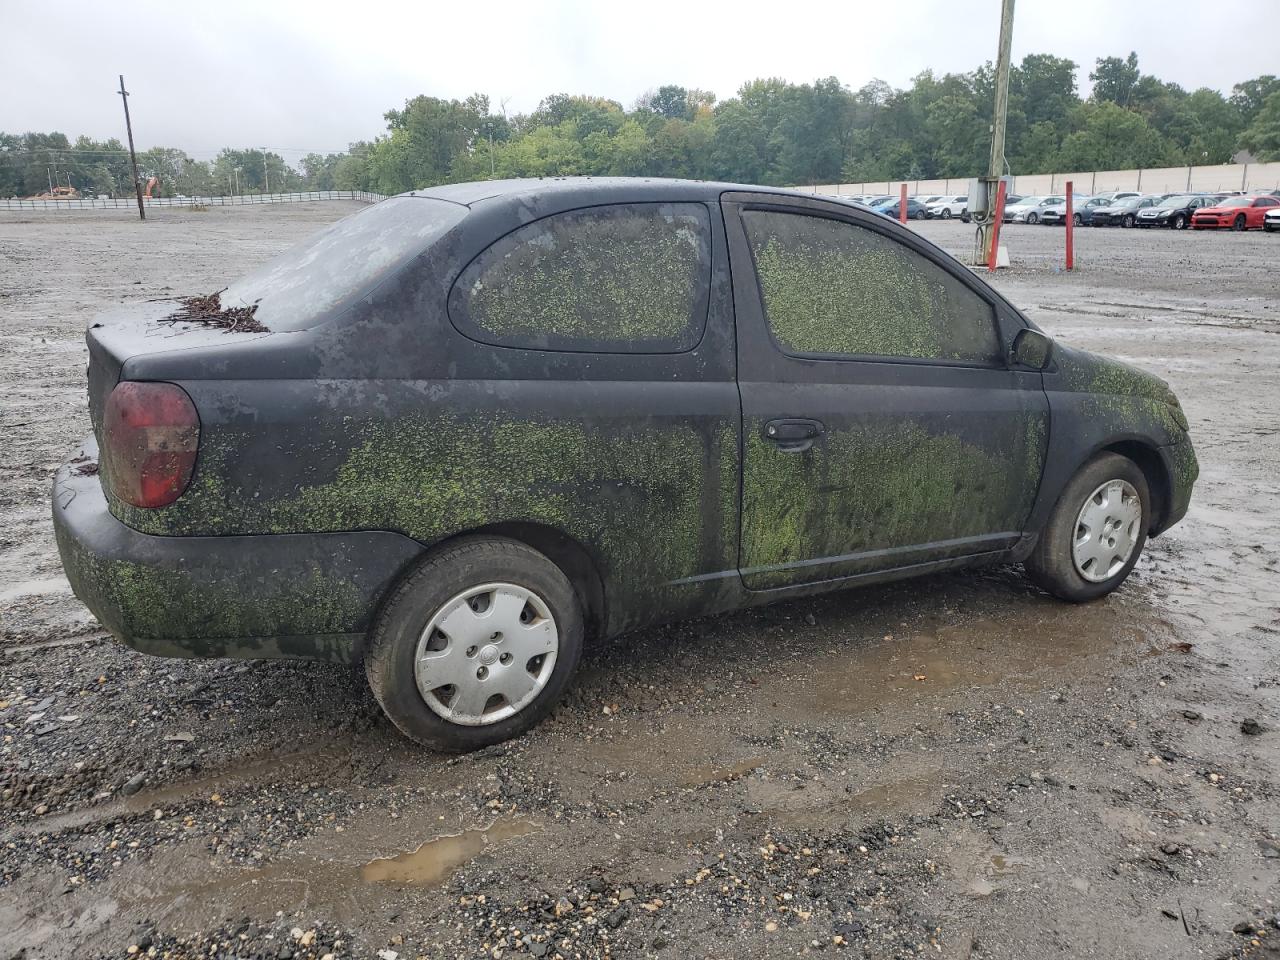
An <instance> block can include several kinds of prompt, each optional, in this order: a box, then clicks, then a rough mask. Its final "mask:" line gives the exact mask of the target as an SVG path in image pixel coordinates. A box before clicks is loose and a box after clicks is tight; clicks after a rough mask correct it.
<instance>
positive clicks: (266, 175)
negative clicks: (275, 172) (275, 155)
mask: <svg viewBox="0 0 1280 960" xmlns="http://www.w3.org/2000/svg"><path fill="white" fill-rule="evenodd" d="M262 182H263V183H265V184H266V187H267V189H266V192H267V193H270V192H271V171H270V170H268V169H267V148H266V147H263V148H262Z"/></svg>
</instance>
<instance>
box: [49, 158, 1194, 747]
mask: <svg viewBox="0 0 1280 960" xmlns="http://www.w3.org/2000/svg"><path fill="white" fill-rule="evenodd" d="M88 342H89V357H90V360H89V370H88V390H89V402H90V417H91V421H92V425H93V436H92V437H90V438H89V439H87V440H86V441H85V442H84V444H83V446H82V447H81V448H80V452H79V453H78V454H77V455H76V456H75V457H74V458H73V459H72V460H71V461H70V462H69V463H68V464H66V465H65V466H64V467H63V468H62V469H61V470H60V471H59V472H58V474H57V477H56V479H55V482H54V487H53V517H54V525H55V530H56V533H57V539H58V547H59V551H60V553H61V556H62V562H63V565H64V566H65V568H66V572H67V576H68V577H69V579H70V581H71V584H72V586H73V588H74V590H75V592H76V595H77V596H78V597H80V598H81V599H82V600H83V601H84V602H85V604H86V605H88V607H89V608H90V609H91V610H92V611H93V612H94V613H95V614H96V615H97V616H98V618H99V620H101V622H102V623H103V624H104V625H105V626H106V627H107V628H108V629H110V630H111V632H112V633H114V634H115V635H116V636H117V637H119V638H120V639H122V640H123V641H124V642H125V643H128V644H130V645H131V646H134V647H136V648H137V649H139V650H142V651H145V652H148V653H153V654H162V655H166V656H186V657H191V656H197V657H221V656H229V657H300V658H312V659H322V660H331V661H340V662H348V663H350V662H360V661H363V665H364V670H365V673H366V675H367V677H368V680H369V683H370V685H371V687H372V689H373V692H374V694H375V696H376V697H377V699H378V701H379V702H380V703H381V705H382V707H383V708H384V709H385V711H386V713H387V714H388V715H389V716H390V718H391V719H392V720H393V721H394V722H395V724H396V725H397V726H398V727H399V728H400V729H401V730H403V731H404V732H405V733H406V734H408V735H409V736H410V737H412V738H414V739H416V740H418V741H420V742H422V743H425V744H430V745H433V746H436V747H440V748H444V749H451V750H461V749H472V748H476V747H480V746H483V745H486V744H492V743H496V742H498V741H501V740H504V739H506V738H508V737H511V736H514V735H516V734H518V733H520V732H521V731H523V730H525V729H527V728H528V727H530V726H532V725H533V724H534V723H536V722H537V721H538V720H539V719H540V718H541V717H543V716H544V715H545V714H546V713H547V711H548V710H549V709H550V708H551V705H552V704H553V703H554V702H555V700H556V698H557V697H559V695H560V694H561V693H562V691H563V690H564V689H565V687H566V686H567V684H568V683H569V680H570V677H571V675H572V674H573V672H574V669H575V667H576V666H577V664H578V659H579V656H580V654H581V651H582V645H583V642H584V639H586V638H588V637H601V636H609V635H613V634H617V633H619V632H622V631H625V630H629V629H632V628H635V627H639V626H642V625H645V624H652V623H657V622H662V621H670V620H676V619H680V618H685V617H693V616H700V615H705V614H710V613H715V612H718V611H727V610H733V609H736V608H741V607H746V606H751V605H754V604H761V603H767V602H770V601H773V600H779V599H783V598H788V597H798V596H804V595H808V594H813V593H818V592H822V591H826V590H831V589H834V588H840V587H847V586H851V585H855V584H868V583H877V582H881V581H885V580H893V579H898V578H902V577H911V576H916V575H918V574H923V573H928V572H932V571H938V570H948V569H953V568H956V567H967V566H972V565H977V564H988V563H1007V562H1015V561H1024V562H1025V564H1026V566H1027V570H1028V571H1029V573H1030V575H1031V577H1032V578H1033V579H1034V580H1035V581H1036V582H1037V583H1038V584H1040V585H1041V586H1042V587H1044V588H1045V589H1046V590H1048V591H1049V592H1051V593H1053V594H1055V595H1057V596H1059V597H1062V598H1064V599H1067V600H1071V601H1085V600H1091V599H1094V598H1096V597H1101V596H1103V595H1105V594H1107V593H1109V592H1110V591H1112V590H1114V589H1115V588H1116V587H1118V586H1119V585H1120V584H1121V583H1122V582H1123V581H1124V579H1125V578H1126V577H1127V576H1128V575H1129V572H1130V571H1131V570H1132V569H1133V565H1134V563H1135V562H1136V561H1137V558H1138V555H1139V554H1140V553H1141V551H1142V548H1143V545H1144V543H1145V541H1146V539H1147V537H1148V536H1155V535H1157V534H1159V533H1161V532H1162V531H1164V530H1166V529H1168V528H1169V527H1170V526H1171V525H1172V524H1174V523H1176V522H1177V521H1178V520H1179V519H1180V518H1181V517H1182V516H1183V514H1184V513H1185V512H1186V510H1187V505H1188V501H1189V499H1190V497H1191V489H1192V484H1193V482H1194V481H1195V479H1196V475H1197V465H1196V458H1195V454H1194V452H1193V450H1192V447H1191V442H1190V440H1189V439H1188V436H1187V421H1186V419H1185V417H1184V416H1183V413H1182V410H1181V409H1180V407H1179V405H1178V401H1177V399H1176V397H1175V396H1174V394H1173V393H1172V391H1171V390H1170V389H1169V387H1168V386H1167V385H1166V384H1165V383H1164V382H1163V381H1161V380H1159V379H1157V378H1156V377H1154V376H1152V375H1151V374H1148V373H1144V372H1142V371H1141V370H1138V369H1136V368H1134V367H1130V366H1127V365H1125V364H1123V363H1119V362H1117V361H1115V360H1110V359H1106V358H1104V357H1101V356H1095V355H1093V354H1089V353H1085V352H1084V351H1082V350H1076V349H1072V348H1069V347H1066V346H1058V345H1055V344H1054V343H1053V342H1052V341H1051V340H1050V339H1049V338H1048V337H1047V336H1045V334H1043V333H1042V332H1041V331H1040V330H1039V329H1038V328H1037V327H1036V326H1035V325H1034V324H1033V323H1032V322H1031V321H1030V320H1028V319H1027V318H1026V317H1025V316H1024V315H1023V314H1022V313H1021V312H1020V311H1019V310H1018V309H1017V308H1016V307H1015V306H1014V305H1013V304H1011V303H1010V302H1009V301H1008V300H1006V299H1005V298H1004V297H1003V296H1002V295H1001V294H1000V293H999V292H997V291H996V290H994V289H993V288H991V287H990V286H988V285H987V284H986V283H985V282H984V281H983V280H982V279H981V278H979V277H977V276H976V275H975V274H974V273H973V272H972V271H970V270H969V269H968V268H967V267H965V266H963V265H962V264H960V263H958V262H957V261H956V260H954V259H953V258H951V257H950V256H948V255H947V254H946V253H944V252H943V251H941V250H940V249H938V248H937V247H935V246H934V245H933V244H931V243H929V242H928V241H927V240H924V239H922V238H920V237H918V236H916V235H914V234H913V233H912V232H911V231H909V230H906V229H903V228H902V227H901V226H900V225H898V224H896V223H893V222H892V221H891V220H889V219H887V218H885V217H883V216H879V215H877V214H874V213H872V212H870V211H868V210H865V209H861V208H859V207H856V206H854V205H852V204H848V203H842V202H840V201H837V200H832V199H824V198H820V197H813V196H808V195H803V194H799V193H793V192H789V191H785V190H775V189H769V188H764V187H744V186H732V185H721V184H713V183H696V182H686V181H676V180H657V179H654V180H633V179H593V178H582V179H576V178H567V179H560V180H514V181H506V182H486V183H469V184H455V185H451V186H442V187H436V188H431V189H428V190H422V191H417V192H414V193H410V194H405V195H402V196H399V197H395V198H392V199H390V200H386V201H383V202H382V203H379V204H377V205H375V206H372V207H369V208H368V209H366V210H363V211H361V212H359V213H357V214H355V215H354V216H351V217H349V218H347V219H345V220H342V221H340V222H338V223H337V224H334V225H333V226H331V227H329V228H327V229H326V230H324V231H322V232H321V233H319V234H317V235H316V236H314V237H313V238H311V239H310V240H308V241H307V242H305V243H304V244H303V245H302V246H300V247H299V248H297V249H295V250H293V251H291V252H289V253H286V254H284V255H283V256H282V257H280V258H279V259H277V260H275V261H273V262H271V263H269V264H267V265H266V266H264V267H263V268H262V269H260V270H258V271H257V272H255V273H253V274H251V275H249V276H247V277H245V278H243V279H241V280H238V281H236V282H234V283H232V284H231V285H230V286H229V287H227V288H226V289H225V290H223V291H222V292H221V293H220V295H209V296H201V297H191V298H187V299H184V300H182V301H181V302H179V303H174V302H168V303H156V302H149V301H147V302H139V303H136V304H133V305H130V306H127V307H123V308H118V309H116V310H115V311H113V312H111V313H109V314H107V315H104V316H103V317H101V318H100V319H99V320H97V321H96V322H95V323H94V324H93V325H92V326H91V328H90V330H89V332H88Z"/></svg>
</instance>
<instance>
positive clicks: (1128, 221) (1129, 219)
mask: <svg viewBox="0 0 1280 960" xmlns="http://www.w3.org/2000/svg"><path fill="white" fill-rule="evenodd" d="M1137 222H1138V218H1137V217H1135V216H1134V215H1133V214H1132V213H1126V214H1125V215H1124V219H1123V220H1122V221H1120V226H1122V227H1132V226H1133V225H1134V224H1135V223H1137Z"/></svg>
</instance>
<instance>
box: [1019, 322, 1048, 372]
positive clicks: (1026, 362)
mask: <svg viewBox="0 0 1280 960" xmlns="http://www.w3.org/2000/svg"><path fill="white" fill-rule="evenodd" d="M1052 356H1053V340H1052V339H1051V338H1049V337H1046V336H1045V335H1044V334H1043V333H1041V332H1040V331H1039V330H1032V329H1031V328H1030V327H1024V328H1023V329H1021V330H1019V331H1018V335H1017V336H1016V337H1014V338H1013V349H1012V350H1010V351H1009V359H1010V360H1012V361H1013V362H1014V363H1015V364H1016V365H1018V366H1020V367H1030V368H1031V369H1032V370H1043V369H1044V368H1045V367H1047V366H1049V358H1050V357H1052Z"/></svg>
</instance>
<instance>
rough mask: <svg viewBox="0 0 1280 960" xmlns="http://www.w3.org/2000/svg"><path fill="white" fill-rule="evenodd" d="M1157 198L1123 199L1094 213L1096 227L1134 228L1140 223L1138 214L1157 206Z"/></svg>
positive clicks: (1112, 202)
mask: <svg viewBox="0 0 1280 960" xmlns="http://www.w3.org/2000/svg"><path fill="white" fill-rule="evenodd" d="M1157 202H1158V201H1157V200H1156V198H1155V197H1121V198H1120V199H1119V200H1113V201H1111V203H1110V204H1108V205H1107V206H1105V207H1102V208H1100V209H1098V210H1095V211H1094V214H1093V225H1094V226H1095V227H1132V226H1134V225H1135V224H1137V222H1138V214H1139V213H1140V212H1141V211H1143V210H1147V209H1150V208H1152V207H1154V206H1155V204H1156V203H1157Z"/></svg>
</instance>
